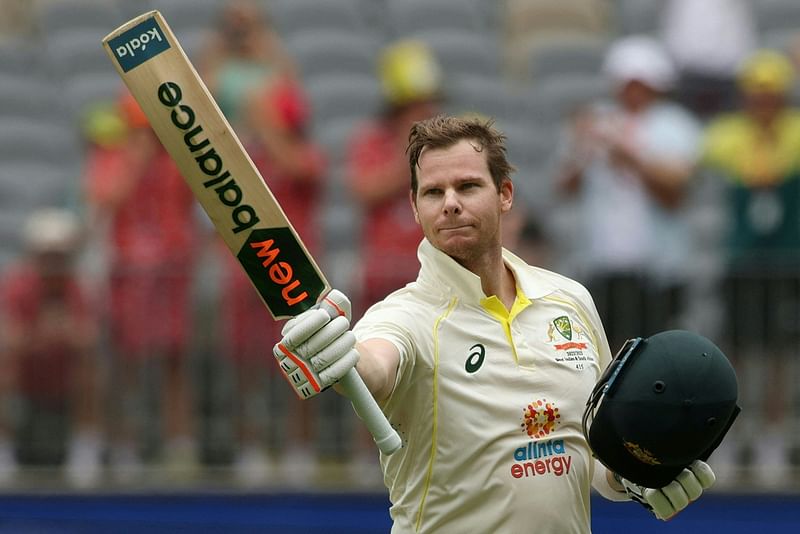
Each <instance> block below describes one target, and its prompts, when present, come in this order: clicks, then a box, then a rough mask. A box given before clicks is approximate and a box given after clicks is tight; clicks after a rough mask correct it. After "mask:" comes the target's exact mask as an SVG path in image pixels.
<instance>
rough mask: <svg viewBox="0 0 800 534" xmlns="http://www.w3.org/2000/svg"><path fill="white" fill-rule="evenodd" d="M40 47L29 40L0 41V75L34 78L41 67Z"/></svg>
mask: <svg viewBox="0 0 800 534" xmlns="http://www.w3.org/2000/svg"><path fill="white" fill-rule="evenodd" d="M43 56H44V51H43V49H42V46H41V45H39V44H38V43H36V42H33V40H30V39H17V40H12V39H5V40H0V73H2V74H13V75H19V76H35V75H36V74H37V73H38V72H39V70H40V69H41V67H42V57H43Z"/></svg>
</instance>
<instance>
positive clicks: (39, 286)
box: [0, 208, 103, 487]
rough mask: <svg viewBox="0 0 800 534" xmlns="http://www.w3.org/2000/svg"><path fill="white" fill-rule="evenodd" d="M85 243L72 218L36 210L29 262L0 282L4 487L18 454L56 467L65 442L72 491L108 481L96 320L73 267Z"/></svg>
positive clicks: (0, 476) (0, 464)
mask: <svg viewBox="0 0 800 534" xmlns="http://www.w3.org/2000/svg"><path fill="white" fill-rule="evenodd" d="M80 242H81V228H80V224H79V221H78V219H77V217H76V216H75V215H74V214H72V213H71V212H68V211H65V210H61V209H55V208H50V209H45V210H38V211H35V212H33V213H32V214H31V215H30V217H29V219H28V220H27V221H26V223H25V228H24V243H25V248H26V251H25V256H24V257H23V258H22V260H21V261H20V262H19V263H18V264H17V265H14V266H12V267H11V268H10V269H9V270H8V271H7V272H5V273H4V274H3V277H2V280H1V281H0V297H2V298H0V305H1V307H0V314H2V315H1V317H0V328H1V329H2V332H0V340H2V342H3V346H2V349H1V350H0V361H2V372H1V373H0V484H3V483H6V482H9V481H10V479H11V478H12V477H13V475H14V474H15V472H16V470H17V467H16V466H17V458H16V455H15V452H14V448H15V447H16V449H17V451H19V452H20V453H21V455H22V457H23V459H26V460H29V461H33V462H36V463H39V462H45V463H50V462H52V461H53V460H54V458H55V459H58V458H60V457H61V456H62V451H63V449H64V448H63V446H62V445H60V443H63V442H62V441H61V440H62V439H64V438H67V443H68V445H67V447H66V462H65V463H64V468H65V475H66V476H67V479H68V481H69V482H70V483H71V484H73V485H75V486H77V487H88V486H91V485H94V484H96V483H97V482H99V478H100V476H101V475H102V471H101V454H102V452H103V450H102V446H103V441H102V432H101V430H100V405H99V402H100V398H99V393H100V391H99V378H100V376H99V374H98V365H97V364H98V362H97V353H96V349H97V338H98V331H97V328H96V320H97V317H96V315H95V309H94V306H93V303H92V302H91V301H90V299H89V297H88V295H87V292H86V290H85V289H84V287H83V286H82V283H81V281H80V280H79V277H78V274H77V273H76V270H75V268H74V260H75V256H76V255H77V253H78V251H79V247H80ZM14 397H18V400H20V401H21V403H20V404H19V406H21V407H22V408H23V409H22V411H21V412H20V413H19V414H18V415H21V418H20V420H18V421H15V420H14V419H15V418H14V417H13V415H17V414H12V409H11V407H12V406H14V405H17V404H16V403H14V402H13V399H14ZM54 451H55V453H54Z"/></svg>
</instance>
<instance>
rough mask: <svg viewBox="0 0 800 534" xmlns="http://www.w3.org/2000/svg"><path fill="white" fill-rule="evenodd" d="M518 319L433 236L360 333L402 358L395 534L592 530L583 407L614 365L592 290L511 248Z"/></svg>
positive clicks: (391, 469)
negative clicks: (410, 274) (416, 270)
mask: <svg viewBox="0 0 800 534" xmlns="http://www.w3.org/2000/svg"><path fill="white" fill-rule="evenodd" d="M503 255H504V260H505V262H506V264H507V265H508V266H509V267H510V268H511V269H512V271H513V272H514V276H515V278H516V281H517V299H516V302H515V304H514V306H513V307H512V309H511V310H510V311H507V310H506V309H505V307H504V306H503V304H502V303H501V302H500V301H499V300H498V299H497V298H496V297H490V298H486V296H485V295H484V294H483V292H482V290H481V285H480V280H479V278H478V277H477V276H476V275H474V274H473V273H471V272H469V271H468V270H466V269H464V268H463V267H461V266H460V265H458V263H456V262H455V261H454V260H453V259H451V258H450V257H449V256H447V255H445V254H443V253H442V252H440V251H438V250H436V249H435V248H434V247H433V246H432V245H431V244H430V243H429V242H428V241H427V240H423V242H422V243H421V245H420V247H419V258H420V262H421V264H422V268H421V269H420V274H419V277H418V279H417V281H416V282H414V283H411V284H409V285H408V286H406V287H405V288H404V289H402V290H400V291H397V292H395V293H393V294H392V295H390V296H389V297H387V298H386V299H385V300H384V301H383V302H381V303H379V304H377V305H375V306H373V307H372V308H371V309H370V310H369V311H368V312H367V313H366V315H365V317H364V318H363V319H362V320H361V321H360V322H359V323H358V324H357V325H356V327H355V328H354V331H355V334H356V336H357V338H358V339H359V340H361V341H363V340H366V339H372V338H382V339H386V340H388V341H390V342H392V343H393V344H394V345H396V346H397V348H398V349H399V351H400V366H399V369H398V376H397V383H396V385H395V388H394V391H393V392H392V395H391V397H390V398H389V399H388V400H387V401H386V402H385V404H384V406H383V409H384V411H385V412H386V415H387V417H388V418H389V420H390V421H391V422H392V425H393V426H394V427H395V428H396V429H397V430H398V431H399V432H400V435H401V436H402V438H403V448H402V449H401V450H400V451H398V452H396V453H395V454H393V455H391V456H383V457H382V458H381V463H382V465H383V470H384V477H385V482H386V485H387V487H388V488H389V496H390V499H391V501H392V507H391V510H390V513H391V516H392V518H393V520H394V527H393V529H392V532H393V533H410V532H426V533H436V534H449V533H455V534H504V533H508V534H525V533H529V532H530V533H534V532H535V533H558V534H565V533H586V532H589V531H590V520H589V495H590V483H591V479H592V474H593V472H592V470H593V469H594V462H593V460H592V458H591V454H590V451H589V448H588V445H587V444H586V442H585V440H584V438H583V434H582V432H581V416H582V414H583V409H584V406H585V403H586V399H587V398H588V396H589V393H590V391H591V389H592V387H593V385H594V384H595V382H596V380H597V379H598V378H599V374H600V372H601V369H603V368H605V366H606V365H607V364H608V362H609V361H610V358H611V354H610V352H609V347H608V342H607V341H606V338H605V334H604V333H603V329H602V326H601V324H600V320H599V318H598V315H597V312H596V310H595V307H594V304H593V302H592V300H591V298H590V296H589V294H588V292H587V291H586V290H585V289H584V288H583V286H581V285H580V284H578V283H576V282H574V281H572V280H569V279H567V278H564V277H562V276H559V275H557V274H554V273H551V272H549V271H546V270H543V269H538V268H535V267H531V266H529V265H527V264H525V263H524V262H523V261H522V260H520V259H519V258H517V257H516V256H514V255H513V254H511V253H509V252H508V251H504V253H503Z"/></svg>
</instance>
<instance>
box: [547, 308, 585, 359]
mask: <svg viewBox="0 0 800 534" xmlns="http://www.w3.org/2000/svg"><path fill="white" fill-rule="evenodd" d="M545 343H547V344H548V345H549V346H550V347H552V348H553V350H554V351H555V352H556V355H555V361H557V362H559V363H568V364H572V365H574V366H575V368H576V369H578V370H581V369H583V368H584V366H583V362H591V361H594V356H593V355H592V353H591V350H590V347H589V343H588V338H587V336H586V332H585V330H584V328H583V326H581V325H580V324H579V323H577V322H576V321H573V320H572V319H571V318H570V317H569V316H568V315H561V316H558V317H555V318H554V319H552V320H551V321H550V322H549V323H548V325H547V339H546V340H545Z"/></svg>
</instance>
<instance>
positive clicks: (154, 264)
mask: <svg viewBox="0 0 800 534" xmlns="http://www.w3.org/2000/svg"><path fill="white" fill-rule="evenodd" d="M118 113H120V115H121V117H122V118H123V120H124V122H125V125H126V128H127V135H126V138H125V142H124V143H122V144H120V145H117V146H98V145H97V144H94V145H90V148H89V154H88V158H87V170H86V181H87V195H88V203H89V205H90V206H91V210H92V211H93V213H94V214H95V216H96V219H97V224H99V225H101V226H105V225H107V226H108V228H109V233H108V240H109V241H108V243H107V248H108V255H109V258H108V264H109V267H108V269H109V284H110V286H109V291H110V306H111V309H110V323H111V324H110V328H111V341H112V345H113V351H114V357H115V361H114V364H115V365H114V367H115V373H114V379H115V383H114V389H113V390H114V391H115V392H116V399H115V400H116V401H118V403H119V404H120V407H119V408H120V413H118V414H117V417H115V418H114V423H115V425H116V428H114V431H113V437H114V440H115V443H114V447H113V450H112V451H111V463H112V468H113V469H114V472H115V474H116V475H119V476H120V477H122V478H123V479H125V478H129V477H132V476H135V475H136V474H137V473H138V471H139V468H140V467H141V460H140V458H141V457H140V454H141V451H140V448H141V445H142V444H141V443H140V441H139V434H140V433H141V432H143V431H144V430H145V429H144V428H142V427H137V425H136V422H137V418H139V417H140V416H141V415H142V409H143V403H142V402H141V400H142V398H143V395H144V394H145V391H146V388H147V386H148V385H152V384H148V383H147V381H146V380H144V378H145V369H146V368H151V369H152V366H148V365H147V363H148V361H152V360H153V359H155V360H156V361H157V367H156V368H157V369H161V371H162V373H163V377H162V378H161V380H159V381H158V384H159V386H160V387H161V390H160V394H161V395H162V398H161V415H162V419H163V423H164V424H163V438H164V441H163V445H164V447H163V451H162V452H163V459H164V461H165V466H166V467H167V468H168V471H167V473H166V474H167V475H168V476H171V475H182V474H185V473H188V472H190V471H191V470H192V469H194V467H195V465H196V459H197V452H196V445H195V441H194V430H195V429H194V422H193V412H192V403H191V395H190V381H189V374H188V367H187V366H188V362H187V356H188V341H189V330H190V308H189V304H190V286H191V280H192V273H193V265H194V264H195V262H194V260H193V256H194V255H195V250H196V245H197V243H196V241H195V236H196V235H197V234H198V231H197V228H196V226H195V220H194V217H195V212H194V206H195V201H194V197H193V196H192V193H191V191H190V190H189V188H188V187H186V184H185V183H184V181H183V179H182V178H181V176H180V174H179V172H178V169H177V167H176V166H175V164H174V163H173V162H172V160H171V158H170V157H169V155H168V154H167V152H166V150H164V148H163V147H162V145H161V143H160V142H159V141H158V139H157V138H156V136H155V134H154V133H153V131H152V130H151V129H150V127H149V124H148V122H147V118H146V117H145V116H144V114H143V113H142V111H141V109H140V108H139V106H138V104H137V103H136V101H135V100H134V99H133V97H132V96H130V95H129V94H128V93H125V95H124V96H123V97H121V99H120V101H119V108H118ZM151 378H152V377H151Z"/></svg>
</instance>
